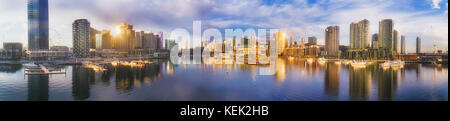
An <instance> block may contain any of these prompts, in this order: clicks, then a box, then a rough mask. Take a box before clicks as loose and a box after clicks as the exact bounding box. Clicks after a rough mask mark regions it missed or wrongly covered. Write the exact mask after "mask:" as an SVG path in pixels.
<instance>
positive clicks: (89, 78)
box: [0, 59, 448, 101]
mask: <svg viewBox="0 0 450 121" xmlns="http://www.w3.org/2000/svg"><path fill="white" fill-rule="evenodd" d="M259 68H260V67H259V66H250V65H173V64H171V63H170V62H168V61H159V62H158V63H154V64H149V65H146V67H144V68H131V67H126V66H119V67H116V68H114V69H109V70H108V71H107V72H94V71H93V70H91V69H87V68H84V67H81V66H65V69H67V74H65V75H64V74H63V75H50V76H43V75H33V76H26V75H24V68H23V67H22V66H21V65H0V101H27V100H30V101H42V100H44V101H46V100H49V101H72V100H82V101H334V100H339V101H348V100H352V101H359V100H370V101H377V100H382V101H390V100H394V101H448V66H447V65H444V66H442V65H441V66H438V65H427V64H407V65H406V66H405V68H403V69H382V68H381V67H380V66H379V65H378V64H375V65H371V66H368V67H367V68H353V67H351V66H349V65H338V64H335V63H332V62H330V63H325V64H319V63H315V62H314V63H308V62H305V61H304V60H300V59H298V60H297V59H294V60H288V59H279V62H278V66H277V69H278V72H277V74H275V75H272V76H260V75H258V71H259Z"/></svg>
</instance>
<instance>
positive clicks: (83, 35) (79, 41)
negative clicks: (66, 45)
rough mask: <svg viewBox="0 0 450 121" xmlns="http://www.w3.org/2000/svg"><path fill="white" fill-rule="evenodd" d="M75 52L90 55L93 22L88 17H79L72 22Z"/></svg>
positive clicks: (82, 55)
mask: <svg viewBox="0 0 450 121" xmlns="http://www.w3.org/2000/svg"><path fill="white" fill-rule="evenodd" d="M72 32H73V33H72V36H73V54H74V55H75V56H76V57H88V56H89V50H90V44H91V42H90V41H91V35H90V34H91V24H90V23H89V21H88V20H86V19H78V20H75V22H74V23H73V24H72Z"/></svg>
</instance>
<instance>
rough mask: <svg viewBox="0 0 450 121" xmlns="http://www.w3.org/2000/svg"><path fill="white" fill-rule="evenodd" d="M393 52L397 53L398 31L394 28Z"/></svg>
mask: <svg viewBox="0 0 450 121" xmlns="http://www.w3.org/2000/svg"><path fill="white" fill-rule="evenodd" d="M394 52H395V53H398V31H397V30H394Z"/></svg>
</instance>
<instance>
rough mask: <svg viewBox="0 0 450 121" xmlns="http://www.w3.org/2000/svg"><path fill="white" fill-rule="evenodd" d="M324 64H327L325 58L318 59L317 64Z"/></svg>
mask: <svg viewBox="0 0 450 121" xmlns="http://www.w3.org/2000/svg"><path fill="white" fill-rule="evenodd" d="M326 62H327V60H326V59H325V58H319V63H320V64H324V63H326Z"/></svg>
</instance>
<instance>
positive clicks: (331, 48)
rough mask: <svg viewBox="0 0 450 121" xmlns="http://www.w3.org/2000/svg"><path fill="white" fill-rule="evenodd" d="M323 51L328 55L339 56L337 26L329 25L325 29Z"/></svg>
mask: <svg viewBox="0 0 450 121" xmlns="http://www.w3.org/2000/svg"><path fill="white" fill-rule="evenodd" d="M325 51H326V52H327V55H328V56H334V57H336V56H339V26H329V27H327V29H326V30H325Z"/></svg>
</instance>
